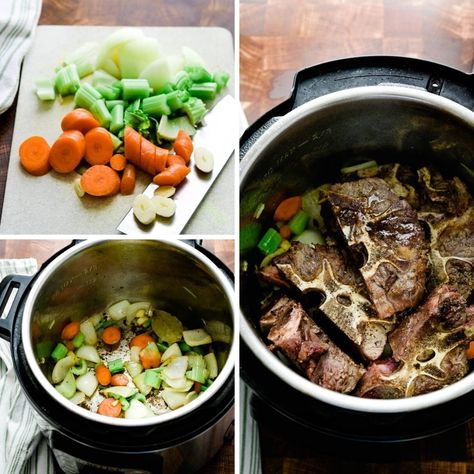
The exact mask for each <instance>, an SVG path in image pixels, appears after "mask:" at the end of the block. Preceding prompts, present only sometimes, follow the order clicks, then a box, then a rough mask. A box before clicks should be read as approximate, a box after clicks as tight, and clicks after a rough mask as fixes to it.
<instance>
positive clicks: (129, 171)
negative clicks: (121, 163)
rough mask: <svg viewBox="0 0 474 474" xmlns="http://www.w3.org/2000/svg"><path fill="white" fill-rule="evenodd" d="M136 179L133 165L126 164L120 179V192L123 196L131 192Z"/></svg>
mask: <svg viewBox="0 0 474 474" xmlns="http://www.w3.org/2000/svg"><path fill="white" fill-rule="evenodd" d="M136 180H137V178H136V173H135V166H133V165H127V166H126V168H125V170H124V172H123V174H122V180H121V181H120V192H121V193H122V194H123V195H125V196H127V195H129V194H133V191H134V189H135V182H136Z"/></svg>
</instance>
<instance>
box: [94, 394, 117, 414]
mask: <svg viewBox="0 0 474 474" xmlns="http://www.w3.org/2000/svg"><path fill="white" fill-rule="evenodd" d="M97 413H98V414H99V415H104V416H111V417H113V418H118V417H119V416H120V414H121V413H122V405H121V404H120V402H119V401H118V400H115V398H106V399H105V400H103V401H102V402H101V404H100V405H99V408H98V409H97Z"/></svg>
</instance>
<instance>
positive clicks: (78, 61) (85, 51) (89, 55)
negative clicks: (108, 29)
mask: <svg viewBox="0 0 474 474" xmlns="http://www.w3.org/2000/svg"><path fill="white" fill-rule="evenodd" d="M97 51H98V44H97V43H93V42H90V41H89V42H87V43H84V44H83V45H82V46H80V47H79V48H77V49H76V50H75V51H73V52H72V53H70V54H68V55H67V56H66V57H65V58H64V61H63V64H64V65H65V66H66V65H68V64H75V65H76V67H77V73H78V74H79V77H80V78H82V77H85V76H88V75H89V74H92V73H93V72H94V69H95V58H96V55H97Z"/></svg>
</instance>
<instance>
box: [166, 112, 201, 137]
mask: <svg viewBox="0 0 474 474" xmlns="http://www.w3.org/2000/svg"><path fill="white" fill-rule="evenodd" d="M180 130H184V132H185V133H186V134H187V135H189V136H190V137H192V136H193V135H194V134H195V133H196V129H195V128H194V127H193V125H192V124H191V122H190V121H189V119H188V117H176V118H174V119H170V118H169V117H167V116H166V115H163V116H162V117H161V119H160V124H159V125H158V131H157V134H158V137H159V138H162V139H164V140H169V141H173V140H176V137H177V136H178V132H179V131H180Z"/></svg>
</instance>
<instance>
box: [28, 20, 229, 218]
mask: <svg viewBox="0 0 474 474" xmlns="http://www.w3.org/2000/svg"><path fill="white" fill-rule="evenodd" d="M87 76H90V80H87V81H83V80H82V79H83V78H85V77H87ZM228 80H229V74H228V73H226V72H222V71H217V72H215V73H213V74H211V73H210V72H209V71H208V70H207V69H206V65H205V63H204V61H203V59H202V58H201V57H200V56H199V55H198V54H197V53H196V52H195V51H193V50H192V49H190V48H188V47H183V48H182V52H181V54H180V55H169V56H165V57H162V56H161V52H160V48H159V45H158V43H157V41H156V39H154V38H147V37H145V36H144V35H143V32H142V31H141V30H139V29H136V28H123V29H120V30H118V31H116V32H114V33H112V34H111V35H110V36H109V37H108V38H106V39H105V40H104V42H103V43H102V45H98V44H97V43H86V44H84V45H83V46H81V47H80V48H79V49H78V50H76V51H74V52H73V53H71V54H69V55H68V56H66V57H65V58H64V60H63V63H62V64H61V66H60V67H59V68H58V69H57V71H56V74H55V77H54V78H53V79H39V80H38V81H37V82H36V93H37V95H38V97H39V99H40V100H44V101H51V100H54V99H55V98H56V96H57V95H59V96H60V97H61V98H62V97H65V96H68V95H74V103H75V106H76V109H74V110H73V111H71V112H69V113H68V114H66V115H65V117H64V118H63V120H62V122H61V128H62V130H63V133H62V134H61V135H60V136H59V137H58V138H57V140H56V141H55V142H54V143H53V144H52V146H51V147H50V146H49V144H48V143H47V142H46V140H45V139H44V138H42V137H39V136H33V137H30V138H28V139H27V140H25V141H24V142H23V143H22V144H21V146H20V150H19V155H20V163H21V165H22V166H23V168H24V169H25V170H26V171H27V172H28V173H30V174H32V175H34V176H42V175H44V174H46V173H48V172H49V171H50V169H51V168H52V169H53V170H54V171H56V172H57V173H62V174H67V173H72V172H78V173H79V174H80V175H81V177H80V179H78V180H77V181H76V183H75V186H74V189H75V191H76V193H77V195H78V196H79V197H83V196H84V195H85V194H88V195H91V196H96V197H106V196H113V195H115V194H117V193H119V192H120V193H122V194H124V195H127V194H133V192H134V189H135V181H136V168H139V169H140V170H142V171H144V172H145V173H147V174H149V175H150V176H153V182H154V183H155V184H157V185H159V186H171V187H173V188H174V187H176V186H178V185H179V184H180V183H181V182H183V181H184V179H185V178H186V176H187V175H188V174H189V173H190V172H191V169H190V161H191V156H192V155H193V152H194V162H195V165H196V167H197V168H198V169H199V170H200V171H202V172H205V173H210V172H211V171H212V169H213V156H212V153H211V152H210V151H209V150H207V149H205V148H200V149H199V150H194V149H193V144H192V138H191V137H192V136H193V135H194V134H195V133H196V129H197V128H198V127H199V125H200V123H201V120H202V119H203V117H204V115H205V114H206V112H207V111H208V104H209V103H210V102H211V101H213V100H214V99H215V98H216V96H217V94H218V93H219V92H220V91H221V90H222V89H224V88H225V87H226V85H227V82H228ZM173 194H174V191H173V192H171V193H170V191H169V190H167V191H165V192H162V193H159V194H158V196H157V197H156V199H154V200H150V198H148V197H146V196H138V197H137V199H136V201H135V203H134V213H135V216H136V217H137V219H138V220H139V221H140V222H141V223H143V224H150V223H151V222H152V221H153V220H154V219H155V217H156V215H159V216H162V217H171V216H172V215H173V214H174V212H175V208H176V206H175V203H174V201H173V200H172V199H171V196H172V195H173ZM143 209H146V212H144V211H143Z"/></svg>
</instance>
